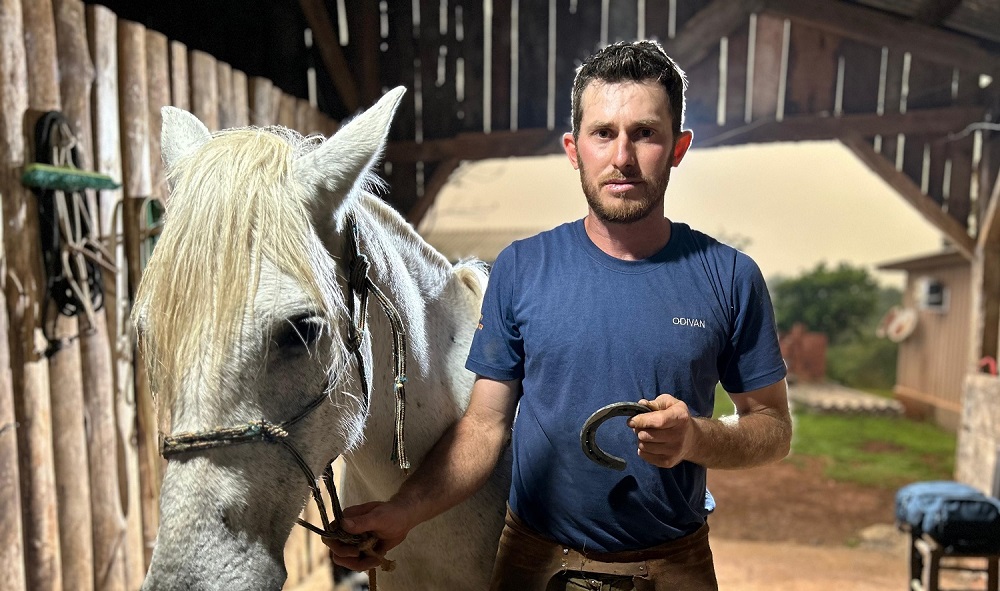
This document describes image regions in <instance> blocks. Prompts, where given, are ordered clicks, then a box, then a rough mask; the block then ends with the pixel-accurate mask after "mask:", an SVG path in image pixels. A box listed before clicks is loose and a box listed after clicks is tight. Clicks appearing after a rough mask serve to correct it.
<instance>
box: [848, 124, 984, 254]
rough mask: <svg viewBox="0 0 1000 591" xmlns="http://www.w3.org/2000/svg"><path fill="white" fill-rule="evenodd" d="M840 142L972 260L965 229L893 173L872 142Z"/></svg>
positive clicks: (907, 179) (854, 138) (853, 137)
mask: <svg viewBox="0 0 1000 591" xmlns="http://www.w3.org/2000/svg"><path fill="white" fill-rule="evenodd" d="M840 141H841V142H843V143H844V145H845V146H847V147H848V148H849V149H850V150H851V151H852V152H854V154H855V155H856V156H857V157H858V158H860V159H861V161H862V162H864V163H865V164H866V165H867V166H868V168H869V169H871V170H872V172H874V173H875V174H877V175H879V176H880V177H882V180H884V181H885V182H886V183H887V184H888V185H889V186H890V187H892V188H893V189H895V190H896V192H897V193H899V195H900V196H901V197H902V198H903V199H905V200H906V201H907V202H908V203H909V204H910V205H912V206H913V208H914V209H916V210H917V212H918V213H919V214H920V215H922V216H923V217H924V219H926V220H927V221H929V222H930V223H931V224H933V225H934V227H936V228H937V229H938V230H940V231H941V233H942V234H944V235H945V237H946V238H947V239H948V241H949V242H951V243H952V245H953V246H954V247H955V248H956V249H957V250H958V251H959V252H960V253H962V256H964V257H965V258H966V259H967V260H969V261H974V260H975V258H976V241H975V240H973V238H972V237H971V236H969V233H968V232H967V231H966V229H965V228H964V227H963V226H962V225H961V224H959V223H958V222H957V221H955V219H954V218H952V217H951V216H949V215H948V214H947V213H945V212H944V211H943V210H942V209H941V206H940V205H939V204H938V203H937V202H936V201H934V200H933V199H931V198H930V197H928V196H927V195H926V194H925V193H924V192H923V191H921V190H920V187H918V186H917V184H916V183H914V182H913V179H911V178H910V177H908V176H906V174H904V173H903V172H902V171H899V170H896V166H895V165H894V164H893V163H892V162H889V161H888V160H886V159H885V157H884V156H882V155H881V154H879V153H878V152H876V151H875V149H874V148H873V147H872V142H871V140H869V139H867V138H865V137H864V136H862V135H861V134H851V135H845V136H844V137H841V138H840Z"/></svg>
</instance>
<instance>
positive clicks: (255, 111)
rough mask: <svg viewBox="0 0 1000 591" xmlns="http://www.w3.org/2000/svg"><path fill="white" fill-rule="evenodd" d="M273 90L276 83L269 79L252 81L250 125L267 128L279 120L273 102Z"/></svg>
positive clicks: (253, 79) (255, 78)
mask: <svg viewBox="0 0 1000 591" xmlns="http://www.w3.org/2000/svg"><path fill="white" fill-rule="evenodd" d="M273 90H274V83H273V82H271V81H270V80H268V79H267V78H257V77H254V78H252V79H251V80H250V125H257V126H259V127H265V126H267V125H271V124H272V123H274V122H275V120H276V119H277V115H276V114H275V113H276V111H277V109H276V107H275V105H274V104H273V103H272V101H271V99H272V97H273V96H274V93H273Z"/></svg>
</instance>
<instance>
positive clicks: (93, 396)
mask: <svg viewBox="0 0 1000 591" xmlns="http://www.w3.org/2000/svg"><path fill="white" fill-rule="evenodd" d="M87 25H88V26H87V31H88V39H89V42H90V54H91V56H92V59H93V62H94V91H93V100H94V108H93V117H94V120H93V127H94V166H95V169H96V170H97V171H98V172H101V173H103V174H106V175H109V176H111V177H112V178H115V179H120V178H121V155H120V152H119V147H118V144H119V139H118V137H119V135H118V134H119V131H118V72H117V70H118V53H117V45H116V43H115V39H116V27H117V17H116V16H115V14H114V13H113V12H111V11H110V10H108V9H107V8H105V7H103V6H97V5H92V6H89V7H88V8H87ZM118 197H119V192H118V191H101V194H100V198H99V199H100V211H101V216H100V217H101V219H100V229H101V235H102V236H103V237H104V238H105V240H107V244H108V245H109V247H110V249H111V250H112V251H113V252H116V254H117V248H116V243H117V240H118V236H119V231H118V228H117V225H118V222H117V221H116V220H117V213H116V210H117V207H118ZM118 261H119V258H118V257H116V268H117V270H118V276H117V277H116V281H115V282H114V294H113V296H109V297H108V299H109V301H111V302H115V303H116V304H120V303H121V301H122V300H121V297H120V294H122V293H123V292H122V291H121V290H120V288H119V287H118V285H120V283H121V281H122V279H123V277H122V275H123V273H122V266H121V264H120V263H119V262H118ZM111 284H112V282H110V281H109V282H108V284H106V285H105V289H106V290H110V289H112V285H111ZM121 313H122V312H121V308H120V306H119V305H115V306H109V308H108V310H107V311H106V315H105V316H106V320H107V323H108V327H109V333H110V334H111V335H114V339H113V340H112V342H113V343H114V344H115V351H116V357H115V358H116V360H117V361H118V363H116V364H115V367H114V376H113V377H114V390H113V391H107V390H104V391H100V390H98V391H92V392H86V394H88V396H87V397H86V398H85V399H84V400H85V403H86V406H87V414H88V417H89V420H90V423H89V424H90V430H89V437H90V446H89V450H88V451H89V452H90V456H89V457H90V477H91V483H92V484H91V493H90V494H91V507H92V511H93V520H94V577H95V587H96V588H97V589H101V590H102V591H103V590H109V591H122V590H124V589H126V579H125V544H126V538H125V536H126V522H125V516H124V513H123V511H122V494H121V485H120V483H119V477H118V475H119V458H118V455H119V454H118V450H119V446H120V444H121V441H120V440H119V438H118V434H117V420H116V417H115V400H116V399H123V398H125V397H126V396H127V395H128V390H126V389H125V386H126V383H125V382H124V381H123V379H122V364H121V356H122V349H121V347H120V346H119V342H120V339H121V335H122V321H121Z"/></svg>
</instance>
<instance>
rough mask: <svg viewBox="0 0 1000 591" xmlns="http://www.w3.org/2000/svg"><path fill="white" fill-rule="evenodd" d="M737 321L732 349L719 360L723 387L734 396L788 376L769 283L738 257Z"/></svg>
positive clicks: (747, 259) (751, 263) (735, 286)
mask: <svg viewBox="0 0 1000 591" xmlns="http://www.w3.org/2000/svg"><path fill="white" fill-rule="evenodd" d="M733 307H734V311H735V318H734V322H733V331H732V334H731V335H730V340H729V346H728V347H726V350H725V353H724V354H723V355H722V357H720V359H719V376H721V377H720V380H719V381H720V382H721V383H722V387H723V388H725V389H726V391H727V392H729V393H731V394H738V393H742V392H750V391H752V390H757V389H760V388H764V387H766V386H770V385H771V384H773V383H775V382H777V381H779V380H781V379H782V378H784V377H785V374H786V369H785V362H784V359H782V357H781V348H780V347H779V346H778V328H777V325H776V324H775V320H774V308H773V306H772V305H771V296H770V294H769V293H768V291H767V284H766V283H765V282H764V276H763V275H762V274H761V272H760V268H759V267H758V266H757V264H756V263H755V262H754V261H753V260H752V259H751V258H750V257H748V256H746V255H745V254H742V253H740V254H738V255H737V258H736V268H735V273H734V277H733Z"/></svg>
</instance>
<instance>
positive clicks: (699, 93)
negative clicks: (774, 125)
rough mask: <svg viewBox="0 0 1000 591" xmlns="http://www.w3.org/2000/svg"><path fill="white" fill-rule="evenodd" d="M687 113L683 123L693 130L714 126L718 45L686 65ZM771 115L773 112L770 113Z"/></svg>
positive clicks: (716, 108) (717, 94) (717, 77)
mask: <svg viewBox="0 0 1000 591" xmlns="http://www.w3.org/2000/svg"><path fill="white" fill-rule="evenodd" d="M681 68H682V69H686V70H687V79H688V91H687V115H686V119H687V121H686V122H685V125H686V126H687V127H690V128H691V129H694V130H695V137H697V135H698V129H699V128H701V129H704V128H705V126H708V127H714V126H715V124H716V123H715V122H716V119H717V118H718V109H719V45H718V44H716V45H715V47H714V48H713V49H712V50H711V51H709V52H708V55H707V56H706V57H705V59H703V60H701V61H700V62H698V63H697V64H690V65H688V66H687V67H685V66H684V65H681ZM772 116H773V113H772Z"/></svg>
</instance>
